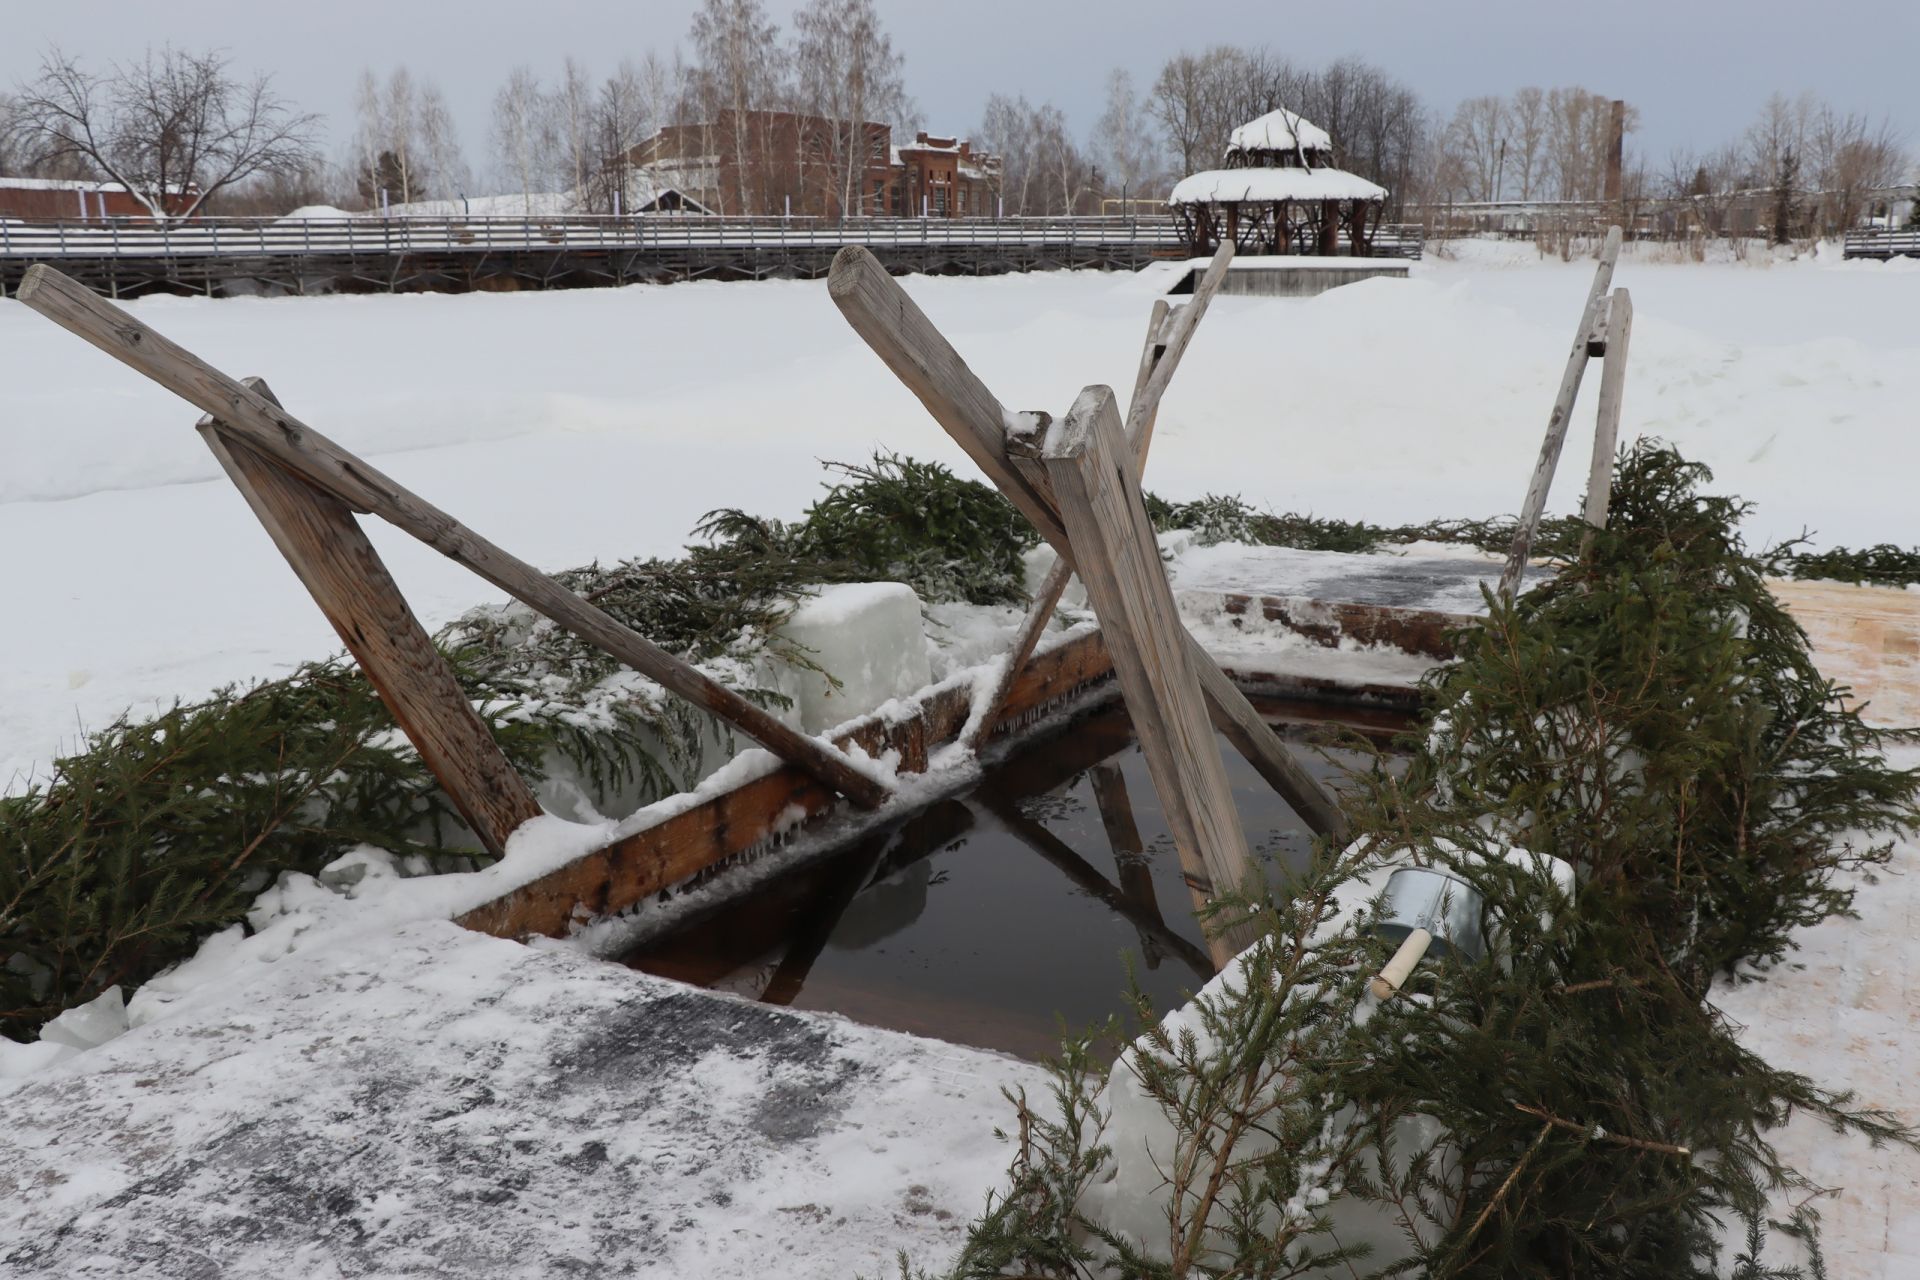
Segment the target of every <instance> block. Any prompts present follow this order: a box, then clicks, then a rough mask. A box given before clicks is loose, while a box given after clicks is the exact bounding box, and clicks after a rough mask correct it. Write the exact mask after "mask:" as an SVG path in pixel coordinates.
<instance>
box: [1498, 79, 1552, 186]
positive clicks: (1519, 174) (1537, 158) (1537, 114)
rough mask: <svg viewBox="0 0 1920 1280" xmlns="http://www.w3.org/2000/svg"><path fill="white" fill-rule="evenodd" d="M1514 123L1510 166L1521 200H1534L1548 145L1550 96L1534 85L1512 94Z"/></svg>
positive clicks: (1510, 110) (1510, 114)
mask: <svg viewBox="0 0 1920 1280" xmlns="http://www.w3.org/2000/svg"><path fill="white" fill-rule="evenodd" d="M1507 115H1508V118H1509V120H1510V121H1511V122H1512V123H1511V126H1510V128H1511V139H1512V149H1511V151H1510V153H1509V157H1508V164H1509V165H1510V166H1511V167H1512V170H1513V175H1514V177H1515V179H1516V180H1517V181H1518V182H1519V184H1520V191H1519V195H1520V198H1521V199H1522V200H1532V199H1533V198H1534V197H1535V196H1536V195H1537V194H1538V192H1539V187H1540V180H1541V175H1542V170H1543V169H1544V168H1545V164H1544V159H1545V152H1546V146H1547V95H1546V93H1545V92H1544V91H1543V90H1541V89H1538V88H1536V87H1534V86H1532V85H1529V86H1527V87H1526V88H1524V89H1521V90H1519V91H1517V92H1516V93H1515V94H1514V95H1513V104H1512V106H1510V107H1509V108H1508V110H1507Z"/></svg>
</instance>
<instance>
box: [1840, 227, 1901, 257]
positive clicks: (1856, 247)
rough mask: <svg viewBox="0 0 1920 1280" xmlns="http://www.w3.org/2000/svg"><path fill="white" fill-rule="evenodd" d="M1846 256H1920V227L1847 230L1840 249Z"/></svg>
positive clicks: (1842, 254) (1843, 255)
mask: <svg viewBox="0 0 1920 1280" xmlns="http://www.w3.org/2000/svg"><path fill="white" fill-rule="evenodd" d="M1841 256H1842V257H1846V258H1880V259H1887V258H1920V227H1909V228H1907V229H1905V230H1901V231H1882V230H1861V231H1849V232H1847V238H1846V241H1845V242H1844V245H1843V247H1842V250H1841Z"/></svg>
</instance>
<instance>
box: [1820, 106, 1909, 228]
mask: <svg viewBox="0 0 1920 1280" xmlns="http://www.w3.org/2000/svg"><path fill="white" fill-rule="evenodd" d="M1806 149H1807V161H1808V168H1809V170H1810V172H1811V173H1812V175H1813V181H1814V184H1815V185H1816V186H1817V187H1818V188H1819V190H1820V204H1819V208H1818V211H1817V217H1818V222H1819V228H1818V229H1819V231H1820V233H1821V234H1822V235H1828V236H1837V235H1842V234H1844V233H1845V232H1846V231H1847V229H1848V228H1850V227H1853V226H1855V225H1856V224H1858V223H1859V221H1860V218H1861V215H1862V214H1864V213H1865V212H1866V209H1867V203H1868V200H1869V199H1870V198H1871V196H1872V193H1873V192H1874V191H1876V190H1878V189H1880V188H1883V187H1890V186H1893V185H1894V184H1895V183H1896V182H1898V181H1899V180H1900V177H1901V170H1902V168H1903V167H1904V166H1905V164H1906V156H1905V154H1904V152H1903V149H1902V147H1901V140H1900V135H1899V134H1898V133H1896V132H1895V131H1894V128H1893V126H1892V124H1891V123H1889V122H1888V121H1886V120H1882V121H1880V122H1879V123H1878V124H1874V123H1871V122H1870V121H1868V119H1867V117H1865V116H1864V115H1858V114H1854V113H1851V112H1849V113H1846V114H1842V113H1840V112H1838V111H1835V110H1834V109H1833V108H1832V107H1831V106H1829V105H1827V104H1825V103H1822V104H1820V106H1819V107H1817V108H1816V109H1815V110H1814V113H1813V119H1812V121H1811V124H1810V127H1809V129H1808V131H1807V137H1806Z"/></svg>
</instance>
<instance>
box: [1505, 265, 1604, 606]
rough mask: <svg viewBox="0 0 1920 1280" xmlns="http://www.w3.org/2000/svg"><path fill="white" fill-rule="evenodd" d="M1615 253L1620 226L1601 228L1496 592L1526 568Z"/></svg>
mask: <svg viewBox="0 0 1920 1280" xmlns="http://www.w3.org/2000/svg"><path fill="white" fill-rule="evenodd" d="M1619 259H1620V228H1619V227H1612V228H1610V229H1609V230H1608V231H1607V239H1606V243H1605V244H1604V245H1603V246H1601V249H1600V265H1599V266H1598V267H1596V268H1595V269H1594V273H1593V287H1592V288H1591V289H1589V290H1588V291H1587V304H1586V306H1584V307H1583V308H1581V310H1580V327H1579V328H1578V329H1576V330H1575V331H1574V335H1573V350H1572V352H1571V353H1569V354H1568V356H1567V368H1566V372H1564V373H1563V374H1562V375H1561V377H1560V391H1559V394H1558V395H1556V396H1555V397H1554V400H1553V412H1552V413H1550V414H1548V415H1547V435H1546V439H1545V440H1543V441H1542V442H1541V444H1540V457H1539V459H1538V460H1537V461H1536V462H1535V463H1534V465H1533V475H1532V477H1531V478H1530V479H1529V480H1528V482H1527V496H1526V500H1525V501H1524V502H1522V503H1521V505H1520V523H1519V525H1518V526H1517V527H1516V528H1515V529H1514V532H1513V545H1512V546H1510V547H1509V548H1508V549H1507V566H1506V569H1505V570H1504V571H1503V572H1502V573H1501V575H1500V594H1501V595H1503V596H1505V597H1507V598H1508V599H1512V598H1513V594H1514V592H1515V590H1517V589H1518V587H1519V585H1520V575H1521V574H1522V573H1523V572H1525V571H1526V567H1527V556H1528V554H1529V553H1530V552H1531V551H1532V550H1533V537H1534V534H1535V533H1536V532H1538V530H1539V528H1540V514H1541V512H1543V511H1545V510H1546V506H1547V491H1548V490H1549V489H1551V488H1552V487H1553V472H1554V468H1555V467H1557V466H1558V465H1559V463H1560V447H1561V445H1563V444H1565V443H1566V439H1567V421H1568V419H1569V418H1570V417H1571V416H1572V414H1573V402H1574V399H1575V397H1577V396H1578V395H1579V394H1580V378H1581V375H1582V374H1584V373H1585V372H1586V369H1587V338H1588V335H1589V334H1591V333H1592V332H1593V325H1594V316H1595V315H1596V314H1597V313H1598V311H1599V308H1600V305H1601V303H1602V302H1603V301H1604V300H1605V298H1606V294H1607V287H1608V286H1609V285H1610V284H1612V283H1613V268H1614V264H1615V263H1616V262H1618V261H1619Z"/></svg>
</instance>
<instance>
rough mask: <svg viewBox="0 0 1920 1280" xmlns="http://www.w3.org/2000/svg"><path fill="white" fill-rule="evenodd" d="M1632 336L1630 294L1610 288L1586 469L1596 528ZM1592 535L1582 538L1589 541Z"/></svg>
mask: <svg viewBox="0 0 1920 1280" xmlns="http://www.w3.org/2000/svg"><path fill="white" fill-rule="evenodd" d="M1632 339H1633V297H1632V295H1631V294H1629V293H1628V292H1627V291H1626V290H1625V289H1615V290H1614V291H1613V301H1612V303H1611V304H1610V305H1609V307H1608V308H1607V356H1606V360H1605V362H1604V363H1603V364H1602V365H1601V366H1600V412H1599V418H1598V420H1597V421H1596V422H1595V424H1594V428H1593V461H1592V463H1591V464H1590V465H1589V466H1588V468H1587V504H1586V511H1585V516H1586V521H1587V523H1588V524H1590V525H1592V526H1593V527H1594V528H1595V529H1604V528H1606V527H1607V507H1608V505H1609V504H1610V503H1611V502H1612V500H1613V451H1614V449H1615V448H1616V447H1617V445H1618V443H1619V440H1620V403H1621V397H1622V396H1623V395H1624V394H1625V393H1626V388H1627V351H1628V348H1629V347H1630V345H1631V343H1632ZM1592 539H1593V534H1592V533H1588V534H1587V535H1586V537H1585V539H1583V546H1584V543H1585V542H1591V541H1592Z"/></svg>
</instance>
